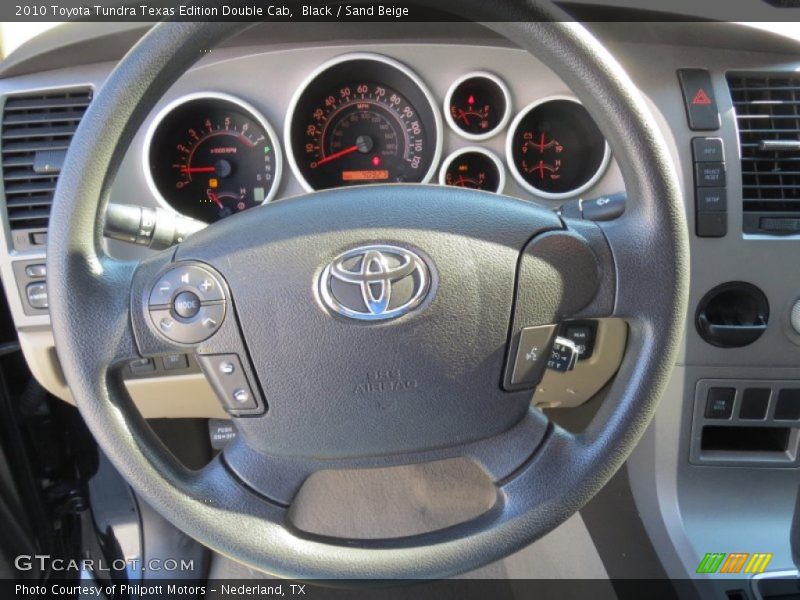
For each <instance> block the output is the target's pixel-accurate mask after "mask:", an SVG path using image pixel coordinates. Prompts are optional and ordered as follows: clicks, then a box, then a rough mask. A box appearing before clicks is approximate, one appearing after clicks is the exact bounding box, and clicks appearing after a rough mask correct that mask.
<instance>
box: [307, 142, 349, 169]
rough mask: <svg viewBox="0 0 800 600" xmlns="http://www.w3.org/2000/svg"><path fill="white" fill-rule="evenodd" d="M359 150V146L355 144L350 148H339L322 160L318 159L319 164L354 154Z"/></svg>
mask: <svg viewBox="0 0 800 600" xmlns="http://www.w3.org/2000/svg"><path fill="white" fill-rule="evenodd" d="M356 150H358V146H357V145H355V144H353V145H352V146H350V147H349V148H345V149H344V150H339V151H338V152H334V153H333V154H329V155H328V156H326V157H325V158H323V159H322V160H320V161H317V166H320V165H324V164H325V163H327V162H331V161H332V160H336V159H337V158H341V157H342V156H347V155H348V154H352V153H353V152H355V151H356Z"/></svg>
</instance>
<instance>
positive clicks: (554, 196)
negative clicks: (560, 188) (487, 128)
mask: <svg viewBox="0 0 800 600" xmlns="http://www.w3.org/2000/svg"><path fill="white" fill-rule="evenodd" d="M555 100H566V101H568V102H574V103H575V104H580V105H581V106H583V103H582V102H581V101H580V100H578V99H577V98H576V97H575V96H568V95H565V94H556V95H553V96H547V97H545V98H539V99H538V100H534V101H533V102H531V103H530V104H528V105H527V106H525V107H524V108H522V109H521V110H520V111H519V113H517V115H516V116H515V117H514V120H513V121H512V122H511V125H509V127H508V133H507V134H506V147H505V150H506V163H507V164H508V170H509V171H510V172H511V175H512V176H513V177H514V179H515V180H516V182H517V183H518V184H519V185H521V186H522V187H523V188H524V189H525V190H527V191H528V192H530V193H531V194H533V195H534V196H537V197H538V198H542V199H544V200H564V199H566V198H574V197H575V196H577V195H578V194H582V193H583V192H585V191H586V190H588V189H589V188H591V187H592V186H593V185H594V184H596V183H597V182H598V181H600V178H601V177H603V175H604V174H605V172H606V170H607V169H608V165H609V164H610V162H611V147H610V146H609V145H608V141H607V140H605V138H604V139H603V141H604V143H605V144H604V151H603V159H602V160H601V161H600V166H598V168H597V171H595V173H594V175H592V176H591V177H590V178H589V180H588V181H587V182H586V183H584V184H583V185H580V186H578V187H576V188H575V189H572V190H569V191H568V192H546V191H544V190H540V189H539V188H537V187H536V186H534V185H533V184H531V183H530V182H528V181H527V180H526V179H525V177H523V175H522V173H520V172H519V169H517V165H516V164H515V163H514V153H513V139H514V134H515V133H516V131H517V128H518V127H519V124H520V122H521V121H522V119H524V118H525V117H526V116H527V115H528V113H529V112H531V111H532V110H533V109H534V108H536V107H537V106H539V105H541V104H546V103H547V102H553V101H555ZM584 108H585V107H584Z"/></svg>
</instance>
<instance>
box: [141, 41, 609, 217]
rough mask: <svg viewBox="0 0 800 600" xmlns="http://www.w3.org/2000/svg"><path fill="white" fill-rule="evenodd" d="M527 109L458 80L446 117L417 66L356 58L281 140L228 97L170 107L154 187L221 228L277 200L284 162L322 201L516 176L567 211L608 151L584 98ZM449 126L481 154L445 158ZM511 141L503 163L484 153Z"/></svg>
mask: <svg viewBox="0 0 800 600" xmlns="http://www.w3.org/2000/svg"><path fill="white" fill-rule="evenodd" d="M514 111H515V107H514V105H513V102H512V95H511V92H510V91H509V88H508V86H507V85H506V83H505V82H504V81H503V80H502V79H501V78H500V77H499V76H497V75H496V74H494V73H490V72H486V71H475V72H470V73H465V74H464V75H462V76H460V77H458V78H457V79H456V80H455V81H453V83H452V84H451V85H450V87H449V89H448V91H447V93H446V94H445V96H444V98H443V105H442V106H441V107H440V106H439V103H438V102H437V101H436V99H435V97H434V96H433V94H432V93H431V91H430V90H429V89H428V87H427V86H426V85H425V83H424V82H423V81H422V79H421V78H420V77H419V76H417V75H416V74H415V73H414V72H413V71H412V70H411V69H409V68H408V67H407V66H406V65H404V64H402V63H400V62H398V61H396V60H394V59H391V58H389V57H386V56H383V55H379V54H371V53H351V54H345V55H342V56H339V57H337V58H334V59H333V60H330V61H328V62H325V63H324V64H322V65H320V66H319V67H318V68H317V69H316V70H315V71H314V72H313V73H311V74H310V75H309V77H308V78H307V79H306V81H305V82H304V83H303V84H302V85H301V86H300V87H299V88H298V90H297V91H296V93H295V94H294V97H293V98H292V100H291V102H290V106H289V107H288V111H287V113H286V120H285V123H284V127H283V132H284V135H283V139H282V140H281V138H279V137H278V135H277V134H276V131H275V129H274V128H273V127H272V125H271V124H270V123H269V122H268V121H267V119H266V118H265V117H264V116H263V115H262V114H261V113H260V112H259V111H258V109H257V108H255V107H254V106H253V105H251V104H249V103H248V102H246V101H244V100H242V99H239V98H237V97H235V96H232V95H229V94H223V93H218V92H202V93H194V94H191V95H189V96H184V97H182V98H179V99H177V100H175V101H173V102H172V103H170V104H168V105H167V106H166V107H164V108H163V109H162V110H161V111H160V112H159V113H158V114H157V115H156V117H155V118H154V119H153V121H152V123H151V125H150V128H149V129H148V131H147V134H146V137H145V144H144V161H143V162H144V168H145V177H146V179H147V182H148V184H149V186H150V188H151V191H152V193H154V194H155V196H156V198H157V199H158V200H160V201H161V202H162V203H163V204H165V205H167V206H169V207H171V208H172V209H174V210H175V211H177V212H179V213H181V214H184V215H187V216H190V217H193V218H195V219H199V220H201V221H204V222H207V223H211V222H214V221H217V220H219V219H222V218H224V217H227V216H229V215H231V214H234V213H237V212H242V211H244V210H248V209H250V208H252V207H255V206H258V205H260V204H264V203H267V202H269V201H270V200H272V199H273V198H275V196H276V193H277V191H278V189H279V186H280V184H281V176H282V174H283V172H284V169H283V163H284V160H283V157H284V152H285V155H286V162H287V163H288V165H289V167H290V168H291V171H292V174H293V175H294V177H296V178H297V180H298V181H299V182H300V184H301V185H302V187H303V188H304V189H305V190H306V191H309V192H311V191H315V190H323V189H329V188H335V187H346V186H356V185H367V184H377V183H428V182H430V181H438V182H439V183H440V184H442V185H452V186H458V187H464V188H472V189H480V190H486V191H490V192H497V193H503V192H504V190H505V188H506V183H507V178H506V171H507V170H508V172H510V174H511V176H512V177H513V178H514V180H515V181H516V183H517V184H518V185H519V186H520V187H521V188H522V189H523V190H525V191H526V192H528V193H530V194H531V195H532V196H533V197H534V198H536V199H547V200H559V199H565V198H570V197H574V196H577V195H578V194H580V193H582V192H583V191H585V190H587V189H589V188H590V187H591V186H592V185H594V184H595V183H596V182H597V181H598V180H599V178H600V177H601V176H602V175H603V173H604V171H605V169H606V167H607V166H608V164H609V161H610V156H611V155H610V151H609V148H608V145H607V144H606V141H605V139H604V138H603V136H602V134H601V133H600V130H599V129H598V127H597V125H596V124H595V123H594V121H593V120H592V119H591V117H590V116H589V113H588V112H587V111H586V109H585V108H584V107H583V106H582V105H581V104H580V103H579V102H578V101H577V100H576V99H575V98H571V97H568V96H553V97H549V98H544V99H538V100H536V101H535V102H532V103H530V104H528V105H527V106H525V107H524V108H522V109H521V110H518V111H517V112H516V113H515V112H514ZM512 117H513V118H512ZM444 123H447V126H448V127H449V128H450V129H451V130H452V131H453V132H454V133H455V134H456V135H457V136H458V138H460V139H462V140H465V141H467V142H469V144H468V145H464V146H463V147H459V148H457V149H455V150H454V151H453V152H452V153H450V154H449V155H447V156H446V157H444V159H442V148H443V145H444V125H443V124H444ZM501 134H504V135H505V156H504V157H502V158H501V157H500V156H498V154H497V153H495V152H494V151H492V150H491V149H490V148H488V147H486V146H485V145H482V144H481V143H482V142H484V141H485V140H489V139H491V138H495V137H496V136H499V135H501Z"/></svg>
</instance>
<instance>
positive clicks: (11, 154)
mask: <svg viewBox="0 0 800 600" xmlns="http://www.w3.org/2000/svg"><path fill="white" fill-rule="evenodd" d="M91 99H92V90H91V88H88V87H82V88H70V89H58V90H48V91H42V92H35V93H26V94H19V95H10V96H7V97H6V99H5V104H4V106H3V117H2V119H3V123H2V131H1V132H0V151H2V167H3V186H4V188H5V201H6V210H7V216H8V223H9V227H10V229H11V230H12V232H15V233H16V232H19V233H23V235H22V236H19V235H14V236H13V237H14V245H15V247H17V246H19V243H18V242H19V240H21V239H30V242H31V243H33V244H37V243H43V241H44V240H45V239H46V237H45V235H43V234H44V232H46V231H47V224H48V220H49V218H50V207H51V205H52V203H53V193H54V191H55V188H56V181H57V180H58V175H59V173H60V172H61V166H62V164H63V162H64V157H65V155H66V151H67V148H68V147H69V144H70V142H71V141H72V136H73V134H74V133H75V130H76V129H77V127H78V123H80V120H81V118H82V117H83V115H84V113H85V112H86V108H87V107H88V106H89V102H91ZM25 233H27V234H28V235H24V234H25Z"/></svg>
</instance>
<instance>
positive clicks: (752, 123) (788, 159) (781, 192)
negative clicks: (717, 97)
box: [728, 72, 800, 235]
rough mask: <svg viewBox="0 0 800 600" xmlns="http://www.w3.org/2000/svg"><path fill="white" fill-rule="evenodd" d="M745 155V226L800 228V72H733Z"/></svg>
mask: <svg viewBox="0 0 800 600" xmlns="http://www.w3.org/2000/svg"><path fill="white" fill-rule="evenodd" d="M728 86H729V87H730V91H731V98H732V100H733V107H734V110H735V111H736V121H737V125H738V129H739V147H740V154H741V157H742V202H743V206H742V209H743V230H744V232H745V233H760V234H767V235H792V234H800V74H794V73H778V72H775V73H761V74H753V73H744V74H736V73H734V74H729V75H728Z"/></svg>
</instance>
